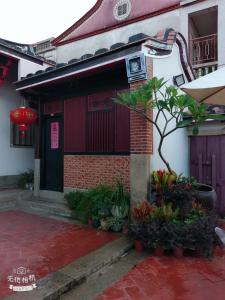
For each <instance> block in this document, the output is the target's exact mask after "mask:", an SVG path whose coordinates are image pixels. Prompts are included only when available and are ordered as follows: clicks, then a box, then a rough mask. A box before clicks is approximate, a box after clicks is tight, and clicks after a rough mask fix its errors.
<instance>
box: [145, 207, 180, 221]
mask: <svg viewBox="0 0 225 300" xmlns="http://www.w3.org/2000/svg"><path fill="white" fill-rule="evenodd" d="M178 213H179V209H178V208H175V209H173V208H172V204H171V203H168V204H163V205H161V206H159V207H155V209H154V210H153V213H152V214H151V218H153V219H157V220H159V221H161V222H164V221H173V220H175V219H176V218H177V216H178Z"/></svg>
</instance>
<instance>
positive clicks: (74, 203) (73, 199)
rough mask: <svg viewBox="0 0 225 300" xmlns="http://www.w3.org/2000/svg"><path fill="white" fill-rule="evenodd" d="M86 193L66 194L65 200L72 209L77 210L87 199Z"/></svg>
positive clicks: (73, 192)
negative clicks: (85, 198)
mask: <svg viewBox="0 0 225 300" xmlns="http://www.w3.org/2000/svg"><path fill="white" fill-rule="evenodd" d="M86 196H87V195H86V192H84V191H72V192H69V193H67V194H65V196H64V197H65V200H66V201H67V203H68V206H69V208H70V209H73V210H76V209H77V207H78V206H79V203H80V202H81V201H83V199H84V197H86Z"/></svg>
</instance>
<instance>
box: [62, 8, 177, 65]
mask: <svg viewBox="0 0 225 300" xmlns="http://www.w3.org/2000/svg"><path fill="white" fill-rule="evenodd" d="M167 27H169V28H173V29H175V30H179V10H174V11H171V12H169V13H165V14H163V15H160V16H156V17H154V18H150V19H147V20H144V21H140V22H137V23H135V24H130V25H127V26H124V27H121V28H118V29H114V30H112V31H108V32H105V33H102V34H99V35H97V36H92V37H89V38H86V39H83V40H79V41H75V42H73V43H70V44H66V45H62V46H59V47H58V48H57V63H62V62H66V63H67V62H68V61H69V60H70V59H73V58H80V57H81V56H82V55H84V54H87V53H90V54H94V53H95V51H96V50H98V49H100V48H110V46H112V45H113V44H115V43H119V42H123V43H127V42H128V38H129V37H130V36H132V35H135V34H138V33H145V34H147V35H150V36H154V35H156V34H157V32H158V31H160V30H161V29H164V28H167Z"/></svg>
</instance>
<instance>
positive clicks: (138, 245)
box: [134, 240, 144, 252]
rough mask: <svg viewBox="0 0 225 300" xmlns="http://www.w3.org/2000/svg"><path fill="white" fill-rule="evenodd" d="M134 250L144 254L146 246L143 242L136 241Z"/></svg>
mask: <svg viewBox="0 0 225 300" xmlns="http://www.w3.org/2000/svg"><path fill="white" fill-rule="evenodd" d="M134 249H135V250H136V251H137V252H142V251H143V250H144V244H143V242H142V241H141V240H135V241H134Z"/></svg>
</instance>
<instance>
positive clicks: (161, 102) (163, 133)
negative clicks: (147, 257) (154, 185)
mask: <svg viewBox="0 0 225 300" xmlns="http://www.w3.org/2000/svg"><path fill="white" fill-rule="evenodd" d="M115 101H116V102H117V103H120V104H122V105H125V106H127V107H128V108H129V109H131V110H133V111H135V112H136V113H137V114H139V115H141V116H142V117H143V118H145V119H146V120H147V121H148V122H150V123H151V124H153V125H154V126H155V128H156V130H157V131H158V133H159V136H160V142H159V145H158V153H159V156H160V158H161V159H162V161H163V162H164V163H165V165H166V167H167V169H168V171H169V172H170V173H172V168H171V166H170V164H169V162H168V161H167V160H166V159H165V157H164V155H163V153H162V146H163V143H164V141H165V139H166V138H167V137H168V136H169V135H171V134H172V133H174V132H175V131H176V130H178V129H180V128H185V127H188V126H190V125H193V134H194V135H197V134H198V132H199V125H200V124H201V123H203V122H204V121H206V120H208V119H214V120H225V118H224V116H221V115H212V114H209V113H208V111H207V105H206V104H204V103H198V102H197V101H195V100H194V99H193V98H191V97H190V96H188V95H184V94H181V93H180V92H179V90H178V89H177V88H176V87H174V86H167V85H166V81H164V78H161V79H158V78H156V77H154V78H152V79H151V80H150V81H148V82H147V83H145V84H143V85H142V86H140V87H138V88H137V89H136V90H134V91H129V92H123V93H119V94H118V95H117V99H115ZM151 109H153V110H154V109H155V110H156V114H155V116H154V115H153V116H152V117H151V116H150V115H149V110H151ZM161 117H163V119H164V122H163V124H161V121H160V120H161Z"/></svg>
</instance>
